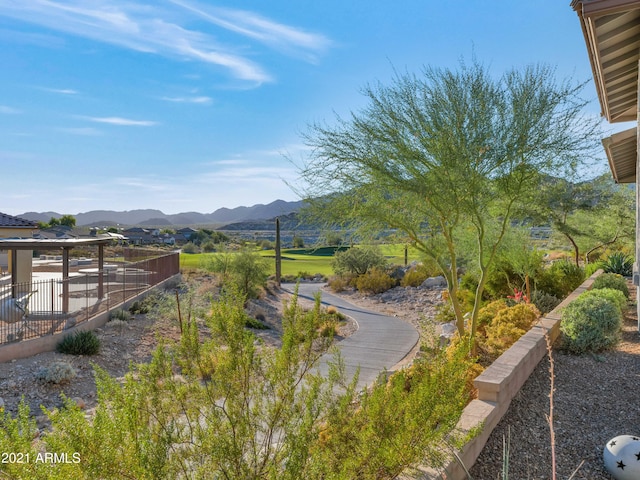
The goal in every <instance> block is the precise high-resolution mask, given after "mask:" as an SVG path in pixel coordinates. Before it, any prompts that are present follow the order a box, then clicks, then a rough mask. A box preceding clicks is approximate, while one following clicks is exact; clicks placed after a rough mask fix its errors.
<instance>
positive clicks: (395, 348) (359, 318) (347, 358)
mask: <svg viewBox="0 0 640 480" xmlns="http://www.w3.org/2000/svg"><path fill="white" fill-rule="evenodd" d="M322 286H323V285H322V284H317V283H301V284H300V287H299V290H298V296H299V297H300V298H305V299H310V300H314V298H315V297H314V294H315V293H316V292H318V291H320V289H321V287H322ZM282 288H283V289H284V290H285V291H287V292H290V293H293V291H294V289H295V285H293V284H283V285H282ZM322 304H323V305H333V306H335V307H337V308H338V310H340V311H341V312H342V313H344V314H345V315H348V316H350V317H352V318H353V319H354V320H355V321H356V322H357V323H358V330H357V331H356V332H355V333H354V334H353V335H351V336H349V337H347V338H346V339H344V340H342V341H340V342H338V344H337V346H338V348H339V349H340V353H341V355H342V358H343V360H344V363H345V371H346V372H345V373H346V376H347V380H350V379H352V378H353V375H354V374H355V372H356V370H357V368H358V367H360V376H359V378H358V388H364V387H365V386H367V385H370V384H371V383H373V382H375V381H376V379H377V378H378V375H379V374H380V372H382V371H383V370H385V369H387V370H390V369H392V368H393V366H394V365H396V364H397V363H399V362H400V361H401V360H403V359H404V358H405V357H406V356H407V355H408V354H409V353H410V352H411V350H413V348H414V347H415V346H416V345H417V344H418V340H419V338H420V337H419V334H418V331H417V330H416V329H415V328H414V327H413V325H411V324H409V323H407V322H404V321H402V320H400V319H398V318H395V317H389V316H387V315H383V314H381V313H377V312H372V311H370V310H365V309H363V308H360V307H358V306H356V305H353V304H352V303H349V302H347V301H346V300H343V299H342V298H340V297H338V296H336V295H332V294H330V293H327V292H325V291H322ZM331 359H332V355H331V354H327V355H325V358H323V361H322V364H321V366H320V371H321V372H322V373H326V372H327V371H328V367H327V361H329V360H331Z"/></svg>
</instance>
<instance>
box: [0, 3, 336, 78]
mask: <svg viewBox="0 0 640 480" xmlns="http://www.w3.org/2000/svg"><path fill="white" fill-rule="evenodd" d="M0 15H3V16H8V17H12V18H17V19H19V20H21V21H24V22H29V23H34V24H38V25H41V26H44V27H46V28H48V29H52V30H54V31H58V32H63V33H66V34H71V35H76V36H80V37H84V38H89V39H92V40H95V41H98V42H103V43H108V44H112V45H118V46H121V47H124V48H128V49H132V50H136V51H141V52H147V53H151V54H156V55H162V56H166V57H172V58H179V59H186V60H192V61H194V60H195V61H198V62H204V63H208V64H213V65H217V66H220V67H222V68H224V69H226V70H228V71H229V72H230V73H231V75H232V76H234V77H235V78H238V79H241V80H247V81H251V82H255V83H258V84H260V83H262V82H268V81H270V80H272V77H271V75H270V74H269V73H267V72H266V71H265V69H264V68H263V67H262V66H260V65H259V64H257V63H256V62H255V61H254V60H253V59H250V58H249V55H252V56H253V57H252V58H255V52H253V51H250V52H249V53H245V51H246V45H242V47H241V48H238V47H237V46H235V45H232V44H231V45H230V44H223V43H221V42H220V41H219V40H218V38H219V37H220V36H221V35H220V34H221V33H222V31H221V30H220V29H223V30H225V31H227V32H232V33H234V34H238V35H241V36H243V37H245V38H250V39H252V40H255V41H257V42H259V43H261V44H263V45H267V46H268V47H270V48H274V49H276V50H279V51H281V52H284V53H287V54H293V55H296V56H299V57H303V58H305V59H306V60H309V61H315V60H316V59H317V57H318V55H319V54H321V53H322V52H324V51H325V50H326V49H327V48H328V47H329V46H330V45H331V41H330V40H329V39H328V38H327V37H325V36H323V35H320V34H315V33H309V32H306V31H304V30H302V29H300V28H296V27H294V26H290V25H285V24H282V23H278V22H275V21H273V20H270V19H268V18H266V17H263V16H260V15H258V14H256V13H253V12H249V11H245V10H234V9H228V8H224V9H223V8H215V7H211V6H208V5H207V6H200V5H199V4H196V3H188V2H186V1H182V0H173V1H172V0H164V1H159V2H157V3H156V2H154V3H142V2H140V1H135V0H109V1H108V0H66V1H64V2H62V1H58V0H30V1H24V0H5V1H3V2H0ZM194 19H195V20H200V21H202V20H204V21H205V22H206V23H202V22H201V23H200V25H201V26H202V27H203V28H200V29H197V30H196V29H195V28H194V25H196V24H197V22H194V21H193V20H194ZM178 22H181V23H178ZM187 25H188V26H187ZM204 27H207V28H204ZM212 27H217V28H218V29H217V30H216V28H212Z"/></svg>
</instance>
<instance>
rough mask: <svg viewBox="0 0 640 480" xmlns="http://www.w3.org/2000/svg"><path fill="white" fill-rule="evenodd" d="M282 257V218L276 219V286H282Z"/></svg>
mask: <svg viewBox="0 0 640 480" xmlns="http://www.w3.org/2000/svg"><path fill="white" fill-rule="evenodd" d="M281 276H282V256H281V255H280V218H276V284H277V285H278V286H280V277H281Z"/></svg>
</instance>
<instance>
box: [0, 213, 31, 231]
mask: <svg viewBox="0 0 640 480" xmlns="http://www.w3.org/2000/svg"><path fill="white" fill-rule="evenodd" d="M2 227H12V228H15V227H24V228H38V224H37V223H36V222H32V221H31V220H26V219H24V218H20V217H14V216H13V215H7V214H6V213H2V212H0V228H2Z"/></svg>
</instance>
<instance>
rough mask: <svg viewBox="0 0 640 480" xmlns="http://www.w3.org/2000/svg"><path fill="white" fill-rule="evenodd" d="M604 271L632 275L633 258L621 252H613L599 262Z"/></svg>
mask: <svg viewBox="0 0 640 480" xmlns="http://www.w3.org/2000/svg"><path fill="white" fill-rule="evenodd" d="M601 264H602V269H603V270H604V271H605V272H606V273H617V274H618V275H622V276H623V277H630V276H631V275H633V260H632V259H631V257H629V256H627V255H625V254H624V253H622V252H614V253H612V254H611V255H609V256H608V257H607V259H606V260H604V261H603V262H601Z"/></svg>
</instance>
